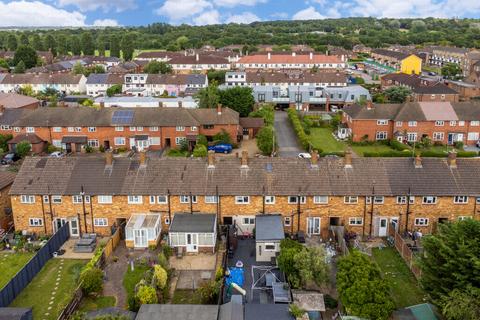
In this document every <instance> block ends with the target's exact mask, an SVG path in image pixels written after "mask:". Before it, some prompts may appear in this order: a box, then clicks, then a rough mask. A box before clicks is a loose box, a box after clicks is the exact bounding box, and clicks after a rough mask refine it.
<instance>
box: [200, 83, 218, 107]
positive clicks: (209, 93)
mask: <svg viewBox="0 0 480 320" xmlns="http://www.w3.org/2000/svg"><path fill="white" fill-rule="evenodd" d="M195 101H196V102H197V103H198V107H199V108H216V107H217V105H218V103H219V101H220V94H219V91H218V86H217V83H216V82H215V81H214V82H212V83H210V84H209V85H208V87H206V88H203V89H200V90H199V91H198V92H197V93H196V94H195Z"/></svg>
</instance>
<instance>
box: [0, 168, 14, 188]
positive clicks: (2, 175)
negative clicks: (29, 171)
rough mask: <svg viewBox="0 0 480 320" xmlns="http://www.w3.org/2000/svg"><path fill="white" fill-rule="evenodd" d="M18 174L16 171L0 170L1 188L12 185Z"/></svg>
mask: <svg viewBox="0 0 480 320" xmlns="http://www.w3.org/2000/svg"><path fill="white" fill-rule="evenodd" d="M16 176H17V174H16V173H13V172H10V171H0V190H1V189H3V188H5V187H6V186H9V185H11V184H12V183H13V180H15V177H16Z"/></svg>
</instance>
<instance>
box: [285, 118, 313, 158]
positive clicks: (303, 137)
mask: <svg viewBox="0 0 480 320" xmlns="http://www.w3.org/2000/svg"><path fill="white" fill-rule="evenodd" d="M287 114H288V118H289V119H290V122H291V123H292V126H293V130H294V131H295V133H296V134H297V138H298V140H299V141H300V144H301V145H302V147H303V148H304V149H305V150H308V149H309V146H310V138H309V137H308V135H307V134H306V133H305V130H304V128H303V125H302V121H300V118H299V117H298V114H297V111H296V110H295V109H287Z"/></svg>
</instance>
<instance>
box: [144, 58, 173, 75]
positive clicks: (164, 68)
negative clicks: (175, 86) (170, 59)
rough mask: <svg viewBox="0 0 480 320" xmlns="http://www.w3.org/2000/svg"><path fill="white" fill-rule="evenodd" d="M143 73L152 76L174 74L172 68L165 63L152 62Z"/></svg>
mask: <svg viewBox="0 0 480 320" xmlns="http://www.w3.org/2000/svg"><path fill="white" fill-rule="evenodd" d="M143 72H145V73H150V74H157V73H161V74H166V73H172V66H171V65H169V64H167V63H166V62H163V61H150V62H149V63H147V65H146V66H145V67H144V68H143Z"/></svg>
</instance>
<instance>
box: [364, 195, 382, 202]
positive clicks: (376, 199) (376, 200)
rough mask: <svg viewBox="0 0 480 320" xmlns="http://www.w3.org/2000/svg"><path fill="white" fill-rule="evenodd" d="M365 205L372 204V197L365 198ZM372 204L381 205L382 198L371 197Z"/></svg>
mask: <svg viewBox="0 0 480 320" xmlns="http://www.w3.org/2000/svg"><path fill="white" fill-rule="evenodd" d="M365 200H366V202H367V204H370V203H372V197H366V198H365ZM373 203H374V204H383V197H382V196H374V197H373Z"/></svg>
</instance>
